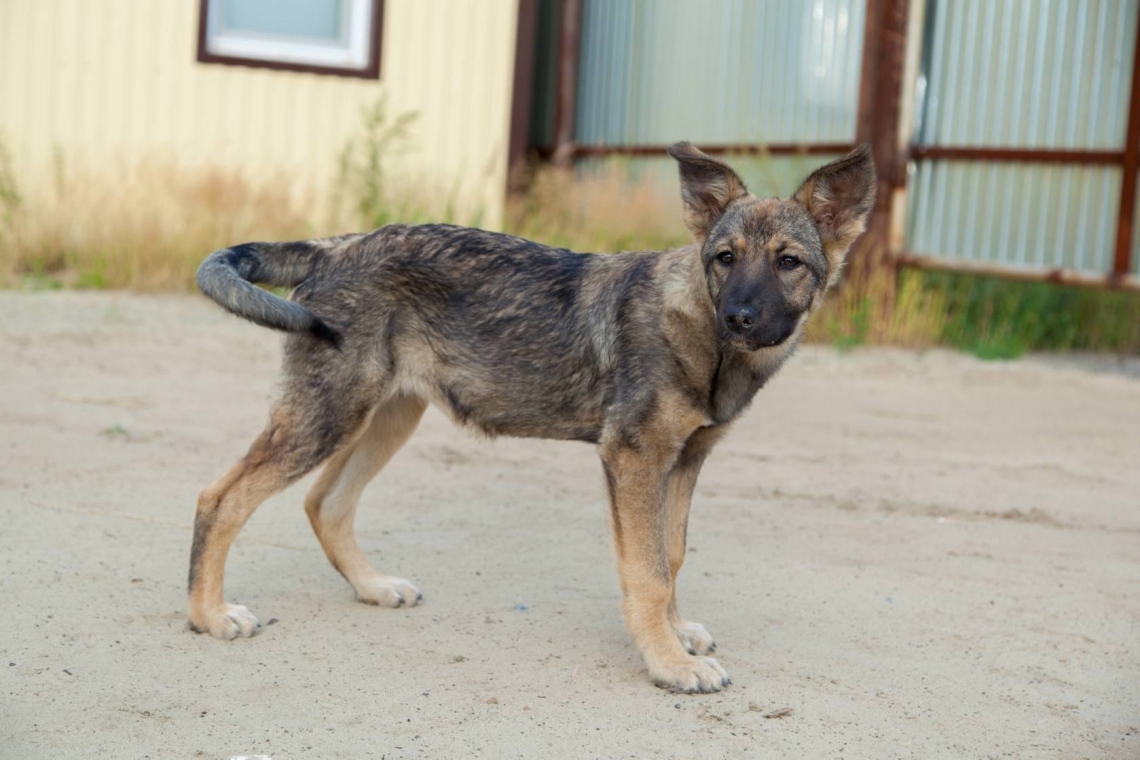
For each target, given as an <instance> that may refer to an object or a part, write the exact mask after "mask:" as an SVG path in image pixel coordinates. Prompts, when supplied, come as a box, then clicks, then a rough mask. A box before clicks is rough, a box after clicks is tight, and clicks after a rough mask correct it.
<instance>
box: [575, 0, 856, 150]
mask: <svg viewBox="0 0 1140 760" xmlns="http://www.w3.org/2000/svg"><path fill="white" fill-rule="evenodd" d="M864 10H865V0H812V2H801V0H762V1H761V2H753V1H750V0H708V1H707V2H703V3H696V2H691V0H585V2H584V3H583V14H582V38H581V39H582V47H581V63H580V66H581V69H580V76H579V82H578V113H577V123H576V125H575V128H576V138H575V139H576V141H577V142H579V143H582V144H585V145H619V146H620V145H637V144H667V143H671V142H673V141H675V140H678V139H682V138H684V139H689V140H693V141H694V142H696V143H697V144H700V143H701V142H706V143H720V144H725V143H728V144H742V143H760V144H763V143H796V144H801V143H812V142H831V143H834V142H839V143H842V142H851V141H853V140H854V138H855V121H856V110H857V107H858V100H859V78H860V65H861V62H862V42H863V21H864Z"/></svg>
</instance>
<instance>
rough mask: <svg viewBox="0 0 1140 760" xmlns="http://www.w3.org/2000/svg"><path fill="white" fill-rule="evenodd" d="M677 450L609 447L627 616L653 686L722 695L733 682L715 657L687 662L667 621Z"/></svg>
mask: <svg viewBox="0 0 1140 760" xmlns="http://www.w3.org/2000/svg"><path fill="white" fill-rule="evenodd" d="M676 456H677V450H676V449H669V450H668V451H652V450H650V447H648V446H642V447H638V448H634V447H631V446H628V445H615V446H610V447H604V448H603V450H602V463H603V466H604V467H605V472H606V484H607V486H608V487H609V491H610V503H611V515H612V522H613V529H614V540H615V543H616V546H617V555H618V573H619V575H620V577H621V587H622V594H623V597H624V598H623V610H624V612H625V621H626V625H627V626H628V627H629V631H630V633H631V634H633V640H634V643H636V644H637V647H638V649H640V650H641V654H642V656H643V657H644V658H645V664H646V665H647V666H648V668H649V677H650V679H651V680H652V681H653V682H654V683H655V684H657V685H658V686H661V687H663V688H666V689H670V690H673V691H681V692H686V693H693V692H712V691H720V690H721V689H722V688H724V687H725V686H727V685H728V684H729V679H728V675H727V674H726V673H725V672H724V669H723V668H721V666H720V664H719V663H718V662H717V661H716V660H715V659H713V658H712V657H696V656H694V655H691V654H689V653H688V652H687V651H686V650H685V647H684V646H683V645H682V644H681V641H680V639H679V638H678V637H677V635H676V633H674V630H673V625H672V624H671V623H670V620H669V607H670V603H671V602H672V599H673V573H672V568H671V567H670V561H669V550H668V545H669V537H668V535H667V533H668V531H667V525H668V519H667V515H666V510H665V492H666V482H667V478H668V473H669V470H670V469H671V468H672V466H673V462H674V460H675V459H676Z"/></svg>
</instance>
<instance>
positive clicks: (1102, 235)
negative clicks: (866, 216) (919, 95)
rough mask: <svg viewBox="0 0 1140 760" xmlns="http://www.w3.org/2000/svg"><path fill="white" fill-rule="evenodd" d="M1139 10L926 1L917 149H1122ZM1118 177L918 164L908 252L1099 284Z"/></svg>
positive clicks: (1029, 0) (1067, 1)
mask: <svg viewBox="0 0 1140 760" xmlns="http://www.w3.org/2000/svg"><path fill="white" fill-rule="evenodd" d="M1138 7H1140V2H1138V1H1137V0H1087V1H1086V0H1005V1H1004V2H1001V3H993V2H988V0H931V2H929V3H928V13H933V14H934V15H933V19H932V23H931V24H930V26H929V32H928V38H927V39H926V40H925V44H926V45H927V46H929V49H928V51H927V55H926V60H927V61H928V64H927V70H926V71H925V72H924V74H925V91H924V103H923V110H922V113H921V116H920V118H919V127H918V134H917V142H918V143H919V144H922V145H931V146H971V147H1003V148H1042V149H1080V150H1121V149H1122V146H1123V143H1124V133H1125V129H1126V126H1127V119H1128V96H1129V87H1130V72H1131V67H1132V56H1133V54H1134V47H1135V35H1134V34H1133V30H1135V29H1136V20H1137V19H1136V14H1137V11H1138ZM1120 177H1121V169H1120V168H1119V167H1114V166H1088V165H1076V164H1073V165H1043V164H1033V163H1012V162H1011V163H992V162H980V161H950V160H937V159H928V160H921V161H918V162H917V163H916V165H915V171H914V175H913V177H912V182H911V185H910V186H911V192H910V193H909V194H908V196H909V197H908V224H907V241H906V245H907V247H908V248H909V249H910V250H912V251H914V252H916V253H922V254H929V255H937V256H943V257H949V258H959V259H963V260H968V261H977V262H990V263H995V264H1002V265H1009V266H1017V267H1024V268H1033V269H1042V268H1049V269H1052V268H1057V267H1061V268H1066V269H1074V270H1077V271H1080V272H1086V273H1090V274H1104V273H1106V272H1108V271H1110V270H1111V267H1112V247H1113V242H1114V236H1115V229H1116V221H1115V220H1116V209H1117V207H1118V205H1119V202H1120ZM1138 235H1140V233H1138ZM1138 239H1140V237H1138Z"/></svg>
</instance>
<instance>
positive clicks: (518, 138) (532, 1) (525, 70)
mask: <svg viewBox="0 0 1140 760" xmlns="http://www.w3.org/2000/svg"><path fill="white" fill-rule="evenodd" d="M517 23H518V28H517V30H516V32H515V72H514V81H513V83H512V86H511V132H510V138H509V142H508V147H507V192H508V193H517V192H520V191H522V190H523V189H525V187H526V177H525V169H526V155H527V146H529V145H530V118H531V113H530V110H531V101H532V97H531V96H532V93H533V91H534V49H535V38H536V37H537V36H538V0H519V9H518V19H517Z"/></svg>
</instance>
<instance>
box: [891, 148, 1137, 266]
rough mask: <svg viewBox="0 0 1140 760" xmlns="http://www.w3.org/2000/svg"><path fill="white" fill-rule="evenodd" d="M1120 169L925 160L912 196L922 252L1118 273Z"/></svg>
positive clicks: (915, 244)
mask: <svg viewBox="0 0 1140 760" xmlns="http://www.w3.org/2000/svg"><path fill="white" fill-rule="evenodd" d="M1120 174H1121V171H1120V168H1119V167H1114V166H1107V167H1106V166H1077V165H1072V166H1059V165H1049V164H1013V163H1003V164H992V163H991V164H983V163H978V162H971V161H920V162H918V165H917V167H916V171H915V175H914V177H913V184H912V188H913V191H912V192H911V193H910V194H909V209H908V224H907V248H908V249H909V250H911V251H914V252H915V253H921V254H929V255H936V256H946V257H953V258H958V259H963V260H967V261H977V262H991V263H996V264H1004V265H1011V266H1020V267H1025V268H1035V269H1042V268H1047V269H1053V268H1057V267H1061V268H1065V269H1074V270H1077V271H1081V272H1087V273H1092V274H1104V273H1105V272H1107V271H1109V270H1110V269H1111V261H1112V245H1113V237H1114V235H1115V230H1116V221H1115V220H1116V209H1117V207H1118V205H1119V203H1120Z"/></svg>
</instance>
